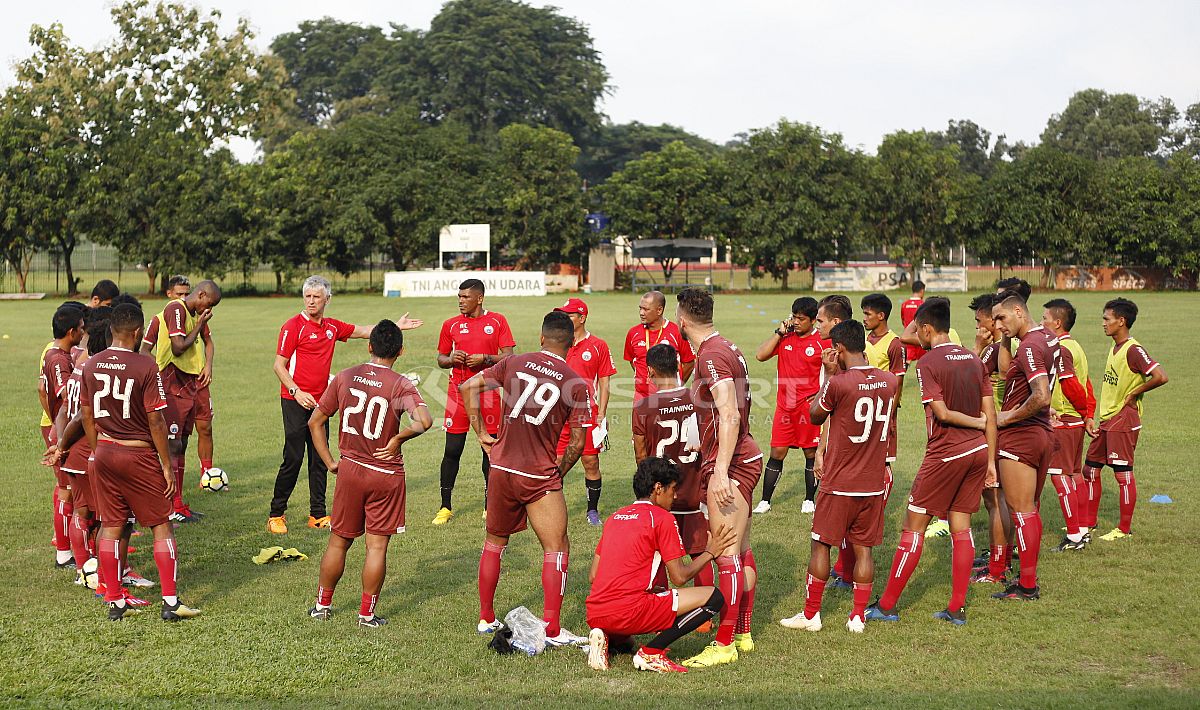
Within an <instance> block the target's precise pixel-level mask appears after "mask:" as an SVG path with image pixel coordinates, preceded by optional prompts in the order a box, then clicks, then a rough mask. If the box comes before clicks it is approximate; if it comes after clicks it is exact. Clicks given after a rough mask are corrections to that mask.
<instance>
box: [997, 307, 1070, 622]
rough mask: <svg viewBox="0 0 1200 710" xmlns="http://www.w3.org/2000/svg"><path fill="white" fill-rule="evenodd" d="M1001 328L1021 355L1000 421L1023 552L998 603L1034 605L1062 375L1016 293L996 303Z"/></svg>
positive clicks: (1002, 458)
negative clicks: (1043, 494) (1054, 396)
mask: <svg viewBox="0 0 1200 710" xmlns="http://www.w3.org/2000/svg"><path fill="white" fill-rule="evenodd" d="M992 318H993V319H994V320H995V322H996V327H997V328H999V329H1000V331H1001V332H1002V333H1004V336H1005V337H1006V338H1013V339H1016V340H1017V341H1019V342H1018V345H1017V352H1016V353H1015V354H1014V355H1013V358H1012V363H1011V364H1010V365H1009V367H1008V372H1007V373H1006V374H1005V389H1004V405H1003V407H1002V409H1001V412H1000V414H999V415H998V416H997V417H996V425H997V427H999V429H1000V437H999V443H998V447H999V448H998V450H997V454H998V456H999V459H998V460H999V472H1000V485H1001V486H1002V487H1003V488H1004V499H1005V501H1006V502H1007V504H1008V507H1009V510H1010V512H1011V515H1012V518H1013V525H1014V527H1015V528H1016V536H1017V546H1018V548H1019V549H1020V551H1021V572H1020V577H1019V578H1018V580H1017V581H1016V582H1015V583H1013V584H1010V585H1008V587H1006V588H1005V589H1004V590H1003V591H1000V592H996V593H995V594H993V595H992V597H993V598H995V599H1020V600H1026V601H1032V600H1035V599H1038V598H1039V597H1040V595H1041V592H1040V589H1039V587H1038V579H1037V563H1038V555H1039V552H1040V548H1041V543H1042V518H1041V514H1040V513H1039V512H1038V506H1037V491H1038V488H1039V480H1041V479H1043V478H1044V477H1045V475H1046V472H1047V471H1048V470H1049V468H1050V460H1051V456H1052V455H1053V448H1054V444H1055V442H1054V440H1053V438H1052V437H1051V433H1050V393H1051V392H1052V391H1053V390H1054V380H1055V379H1056V377H1057V375H1058V371H1057V362H1058V358H1057V356H1056V355H1055V353H1054V351H1053V349H1052V348H1053V346H1052V344H1051V343H1052V342H1053V341H1052V340H1051V339H1048V338H1047V337H1046V334H1045V329H1044V328H1043V327H1042V326H1041V325H1040V324H1039V325H1036V326H1035V325H1034V324H1033V321H1032V320H1031V319H1030V317H1029V309H1028V306H1027V305H1026V304H1025V301H1024V299H1022V298H1021V296H1020V294H1019V293H1017V292H1016V291H1006V292H1004V293H1002V294H1000V295H998V296H997V297H996V304H995V305H994V306H993V307H992Z"/></svg>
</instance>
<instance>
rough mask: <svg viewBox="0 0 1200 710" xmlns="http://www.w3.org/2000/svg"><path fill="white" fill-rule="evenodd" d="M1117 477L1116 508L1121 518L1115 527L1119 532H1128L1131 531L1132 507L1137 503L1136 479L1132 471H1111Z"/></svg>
mask: <svg viewBox="0 0 1200 710" xmlns="http://www.w3.org/2000/svg"><path fill="white" fill-rule="evenodd" d="M1113 475H1114V476H1116V479H1117V509H1118V510H1119V511H1120V513H1121V520H1120V522H1119V523H1118V524H1117V527H1119V528H1120V529H1121V532H1123V533H1126V534H1129V533H1131V532H1133V528H1132V527H1131V526H1132V525H1133V508H1134V506H1136V505H1137V481H1135V480H1133V471H1116V472H1114V473H1113Z"/></svg>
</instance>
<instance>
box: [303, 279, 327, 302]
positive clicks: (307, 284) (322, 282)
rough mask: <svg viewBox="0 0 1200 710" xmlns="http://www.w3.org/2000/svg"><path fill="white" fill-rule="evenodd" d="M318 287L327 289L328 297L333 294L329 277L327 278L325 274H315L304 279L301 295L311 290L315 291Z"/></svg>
mask: <svg viewBox="0 0 1200 710" xmlns="http://www.w3.org/2000/svg"><path fill="white" fill-rule="evenodd" d="M317 289H321V290H323V291H325V297H326V298H329V297H330V296H332V295H333V289H332V288H330V286H329V279H327V278H325V277H324V276H315V275H314V276H309V277H308V278H306V279H304V286H302V287H301V288H300V295H301V296H303V295H304V294H306V293H308V292H309V291H315V290H317Z"/></svg>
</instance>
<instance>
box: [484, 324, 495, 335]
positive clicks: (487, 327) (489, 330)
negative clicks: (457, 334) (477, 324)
mask: <svg viewBox="0 0 1200 710" xmlns="http://www.w3.org/2000/svg"><path fill="white" fill-rule="evenodd" d="M483 332H484V333H485V334H487V335H491V334H492V333H495V332H496V329H495V328H493V327H492V326H490V325H485V326H483Z"/></svg>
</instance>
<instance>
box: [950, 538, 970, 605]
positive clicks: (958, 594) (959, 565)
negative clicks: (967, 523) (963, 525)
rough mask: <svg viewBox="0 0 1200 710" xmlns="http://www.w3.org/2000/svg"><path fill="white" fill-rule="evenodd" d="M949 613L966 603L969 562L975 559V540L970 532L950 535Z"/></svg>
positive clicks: (968, 583)
mask: <svg viewBox="0 0 1200 710" xmlns="http://www.w3.org/2000/svg"><path fill="white" fill-rule="evenodd" d="M950 546H951V549H952V552H951V553H950V580H951V582H950V606H949V609H950V611H958V610H959V609H962V608H963V604H966V603H967V587H968V586H969V585H970V584H971V562H972V561H973V560H974V559H975V538H974V537H972V536H971V530H970V529H967V530H961V531H959V532H956V533H950Z"/></svg>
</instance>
